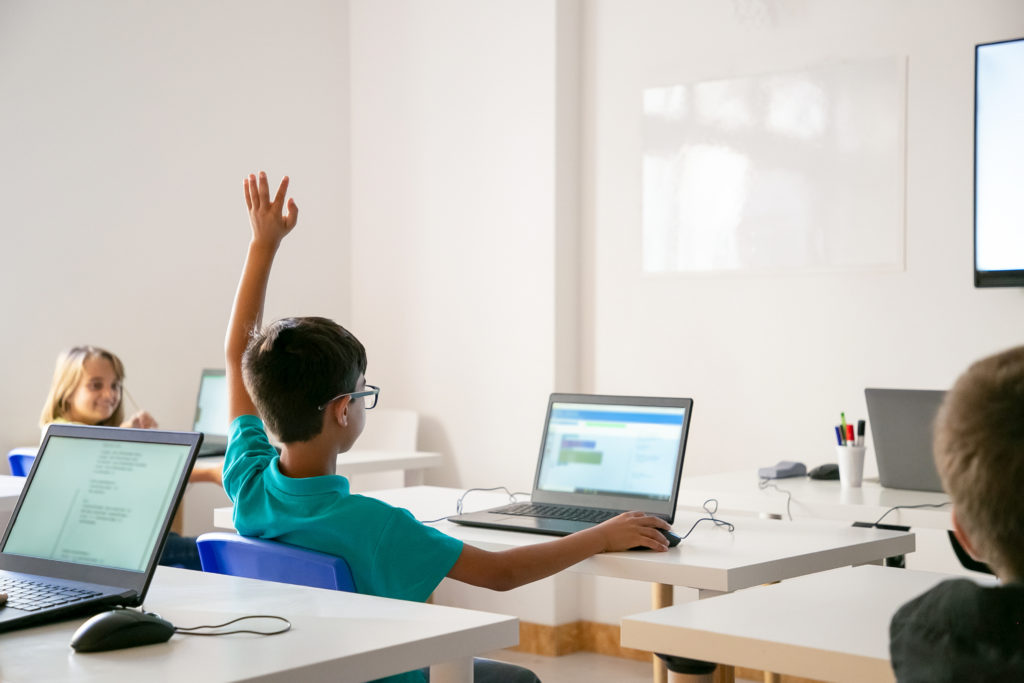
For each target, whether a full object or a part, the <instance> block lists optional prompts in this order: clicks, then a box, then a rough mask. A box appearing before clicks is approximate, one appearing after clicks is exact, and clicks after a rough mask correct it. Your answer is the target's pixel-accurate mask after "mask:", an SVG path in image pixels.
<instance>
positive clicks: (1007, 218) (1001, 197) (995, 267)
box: [974, 38, 1024, 287]
mask: <svg viewBox="0 0 1024 683" xmlns="http://www.w3.org/2000/svg"><path fill="white" fill-rule="evenodd" d="M974 286H975V287H1024V38H1019V39H1017V40H1005V41H1002V42H998V43H986V44H983V45H978V46H977V47H976V48H975V53H974Z"/></svg>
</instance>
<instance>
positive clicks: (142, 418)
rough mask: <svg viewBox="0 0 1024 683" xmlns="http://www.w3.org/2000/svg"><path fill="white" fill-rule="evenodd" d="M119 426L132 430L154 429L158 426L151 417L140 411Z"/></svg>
mask: <svg viewBox="0 0 1024 683" xmlns="http://www.w3.org/2000/svg"><path fill="white" fill-rule="evenodd" d="M121 426H122V427H132V428H134V429H156V428H157V427H159V426H160V425H158V424H157V423H156V420H155V419H153V416H152V415H150V414H149V413H148V412H146V411H145V410H140V411H139V412H137V413H135V414H134V415H132V416H131V417H129V418H128V419H127V420H125V421H124V422H122V423H121Z"/></svg>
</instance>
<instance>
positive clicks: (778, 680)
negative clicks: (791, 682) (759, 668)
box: [764, 671, 782, 683]
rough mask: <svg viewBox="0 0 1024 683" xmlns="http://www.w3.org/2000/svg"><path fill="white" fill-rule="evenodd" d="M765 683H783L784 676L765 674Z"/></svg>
mask: <svg viewBox="0 0 1024 683" xmlns="http://www.w3.org/2000/svg"><path fill="white" fill-rule="evenodd" d="M764 683H782V674H773V673H769V672H767V671H765V672H764Z"/></svg>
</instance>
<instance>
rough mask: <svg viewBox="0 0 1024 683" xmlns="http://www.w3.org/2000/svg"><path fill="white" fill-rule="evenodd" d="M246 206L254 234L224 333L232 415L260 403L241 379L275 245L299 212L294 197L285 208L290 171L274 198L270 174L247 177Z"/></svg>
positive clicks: (251, 409) (248, 411)
mask: <svg viewBox="0 0 1024 683" xmlns="http://www.w3.org/2000/svg"><path fill="white" fill-rule="evenodd" d="M244 189H245V205H246V206H247V207H248V208H249V224H250V226H251V227H252V239H251V240H250V241H249V251H248V253H247V254H246V257H245V265H244V266H243V267H242V278H241V280H240V281H239V282H238V291H237V292H235V303H234V306H232V308H231V318H230V319H229V321H228V331H227V335H226V336H225V338H224V356H225V358H224V362H225V372H224V375H225V378H226V380H227V385H228V419H229V420H232V421H233V420H234V419H235V418H236V417H238V416H239V415H255V414H256V406H255V405H254V404H253V402H252V397H251V396H249V391H248V390H247V389H246V388H245V383H244V382H243V381H242V354H243V353H245V349H246V347H247V346H248V343H249V335H250V334H251V333H252V331H253V330H254V329H258V328H259V327H260V325H261V324H262V320H263V303H264V301H265V299H266V296H267V283H268V282H269V281H270V267H271V266H272V265H273V263H274V256H275V255H276V254H277V248H278V247H279V246H280V244H281V240H283V239H284V237H285V235H287V234H288V233H289V232H291V230H292V228H294V227H295V223H296V221H297V220H298V217H299V208H298V207H297V206H296V205H295V200H294V199H289V200H288V213H287V214H285V213H284V206H285V201H284V198H285V193H286V192H287V191H288V176H285V177H284V179H283V180H281V185H280V187H278V188H277V194H276V195H274V198H273V199H271V198H270V188H269V186H268V185H267V174H266V173H263V172H260V176H259V180H257V178H256V176H255V175H250V176H249V177H248V178H246V179H245V183H244Z"/></svg>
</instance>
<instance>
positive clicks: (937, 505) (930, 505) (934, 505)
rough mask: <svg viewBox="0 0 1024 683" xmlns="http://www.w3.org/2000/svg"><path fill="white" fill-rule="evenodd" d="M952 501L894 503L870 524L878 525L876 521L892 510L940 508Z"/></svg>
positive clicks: (879, 520)
mask: <svg viewBox="0 0 1024 683" xmlns="http://www.w3.org/2000/svg"><path fill="white" fill-rule="evenodd" d="M952 502H953V501H950V500H947V501H946V502H945V503H921V504H920V505H896V506H894V507H891V508H889V509H888V510H886V511H885V514H883V515H882V516H881V517H879V518H878V519H876V520H875V523H874V524H872V525H871V526H878V523H879V522H881V521H882V520H883V519H885V518H886V516H887V515H888V514H889V513H890V512H892V511H893V510H910V509H912V508H941V507H946V506H947V505H949V504H950V503H952Z"/></svg>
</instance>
